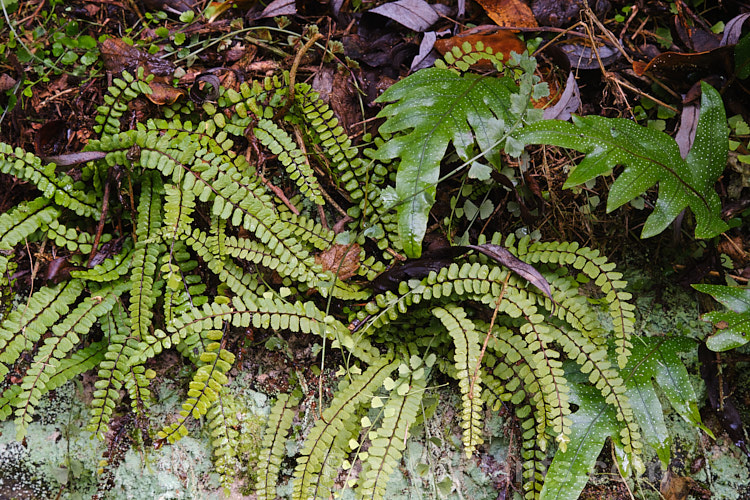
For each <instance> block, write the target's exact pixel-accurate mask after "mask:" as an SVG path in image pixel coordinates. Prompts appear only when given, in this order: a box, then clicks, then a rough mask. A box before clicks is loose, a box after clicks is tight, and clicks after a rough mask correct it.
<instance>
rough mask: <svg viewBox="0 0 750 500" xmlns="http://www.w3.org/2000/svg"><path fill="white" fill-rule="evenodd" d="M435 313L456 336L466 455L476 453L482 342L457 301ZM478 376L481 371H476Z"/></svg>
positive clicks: (480, 437)
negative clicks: (457, 304) (477, 368)
mask: <svg viewBox="0 0 750 500" xmlns="http://www.w3.org/2000/svg"><path fill="white" fill-rule="evenodd" d="M432 313H433V314H434V315H435V317H437V318H438V319H439V320H440V321H441V322H442V323H443V325H444V326H445V328H446V329H447V330H448V333H449V334H450V336H451V337H452V338H453V343H454V344H455V349H456V354H455V361H456V378H457V379H458V385H459V387H460V388H461V402H462V405H463V407H462V409H461V427H462V428H463V443H464V451H465V452H466V455H467V456H471V455H472V453H474V450H475V449H476V447H477V445H479V444H482V442H483V440H482V436H481V434H482V422H481V417H482V416H481V411H482V403H481V398H480V395H481V393H482V381H481V379H480V378H479V377H478V376H477V377H476V378H475V376H474V370H475V369H476V367H477V366H479V352H480V351H481V349H482V348H481V345H480V340H479V333H478V332H477V330H476V328H475V327H474V323H472V321H471V320H470V319H468V318H467V317H466V312H465V311H464V310H463V309H462V308H461V307H459V306H456V305H455V304H450V305H448V306H447V308H445V309H444V308H442V307H436V308H435V309H433V310H432ZM477 375H478V374H477Z"/></svg>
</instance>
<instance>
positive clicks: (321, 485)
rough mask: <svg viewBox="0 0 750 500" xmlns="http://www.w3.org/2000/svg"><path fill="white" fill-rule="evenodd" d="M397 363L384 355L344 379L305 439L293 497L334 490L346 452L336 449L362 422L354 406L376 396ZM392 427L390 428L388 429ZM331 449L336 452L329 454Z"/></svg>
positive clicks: (327, 494)
mask: <svg viewBox="0 0 750 500" xmlns="http://www.w3.org/2000/svg"><path fill="white" fill-rule="evenodd" d="M397 367H398V362H392V363H389V362H388V360H387V358H382V359H381V360H379V361H378V362H376V363H375V364H373V365H372V366H370V368H368V369H367V370H366V371H365V372H363V373H362V374H361V375H359V376H356V377H353V378H352V380H351V382H350V383H347V382H344V387H343V388H341V389H339V390H338V392H337V393H336V396H335V397H334V398H333V400H332V401H331V402H330V404H329V405H328V407H327V408H326V409H325V411H323V414H322V415H321V418H320V419H319V420H318V421H317V423H316V424H315V426H314V427H313V429H312V430H311V431H310V433H309V434H308V436H307V438H306V439H305V445H304V447H303V448H302V451H301V452H300V456H299V458H298V459H297V467H296V468H295V471H294V478H295V479H294V492H293V494H292V498H295V499H304V498H327V497H328V496H329V495H330V494H331V491H332V490H331V488H332V487H333V480H334V479H335V478H336V475H337V474H338V467H340V465H341V463H342V460H343V454H341V453H340V452H337V451H339V450H341V449H343V448H344V446H347V445H348V442H349V439H348V438H349V437H350V436H351V435H352V434H353V433H351V432H347V429H349V428H352V427H354V428H356V427H357V426H359V418H358V416H357V413H356V411H355V410H356V409H357V407H358V406H359V405H361V404H363V403H365V402H367V401H368V400H369V399H371V398H372V397H373V396H374V394H375V391H377V390H378V388H379V387H380V386H381V385H382V384H383V382H384V381H385V379H386V377H388V376H389V375H390V374H391V372H392V371H393V370H395V369H396V368H397ZM391 431H392V429H388V432H389V433H391ZM332 452H333V453H334V455H333V457H332V458H329V456H330V455H331V453H332ZM389 458H390V456H389Z"/></svg>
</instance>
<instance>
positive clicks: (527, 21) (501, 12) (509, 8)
mask: <svg viewBox="0 0 750 500" xmlns="http://www.w3.org/2000/svg"><path fill="white" fill-rule="evenodd" d="M477 3H478V4H479V5H481V6H482V8H483V9H484V11H485V12H487V15H488V16H489V17H490V19H492V20H493V21H495V22H496V23H497V25H498V26H517V27H521V28H536V27H537V26H539V25H538V24H537V22H536V18H535V17H534V13H533V12H531V7H529V6H528V5H526V3H525V2H523V1H522V0H477Z"/></svg>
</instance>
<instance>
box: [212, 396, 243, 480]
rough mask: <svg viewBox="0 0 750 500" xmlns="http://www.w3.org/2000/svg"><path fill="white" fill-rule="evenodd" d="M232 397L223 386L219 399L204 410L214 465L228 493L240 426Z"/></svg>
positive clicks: (234, 472) (234, 473) (235, 461)
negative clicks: (206, 410)
mask: <svg viewBox="0 0 750 500" xmlns="http://www.w3.org/2000/svg"><path fill="white" fill-rule="evenodd" d="M236 406H237V405H236V403H235V401H234V398H233V397H232V396H231V395H230V394H229V390H228V389H227V388H226V387H223V388H222V390H221V393H220V394H219V399H217V400H216V402H215V403H214V404H212V405H211V407H210V408H209V409H208V412H206V421H207V422H208V428H209V433H210V436H211V446H212V447H213V450H214V457H215V460H214V466H215V467H216V472H217V473H218V474H219V477H220V478H221V484H222V486H224V491H225V492H226V493H229V491H230V490H231V488H232V486H233V485H234V484H235V483H236V476H237V470H238V467H239V461H238V459H237V448H238V438H239V432H238V431H237V428H238V427H239V426H240V422H239V421H238V418H237V415H238V409H237V407H236Z"/></svg>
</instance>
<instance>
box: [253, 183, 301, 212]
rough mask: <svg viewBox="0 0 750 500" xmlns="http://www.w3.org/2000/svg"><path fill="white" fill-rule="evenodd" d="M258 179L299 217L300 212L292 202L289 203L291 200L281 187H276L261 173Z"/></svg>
mask: <svg viewBox="0 0 750 500" xmlns="http://www.w3.org/2000/svg"><path fill="white" fill-rule="evenodd" d="M258 177H260V180H261V182H262V183H263V184H265V185H266V187H267V188H268V189H270V190H271V191H273V193H274V194H275V195H276V196H277V197H278V198H279V199H280V200H281V202H282V203H284V205H286V206H287V207H289V210H291V211H292V212H293V213H294V215H299V210H298V209H297V207H295V206H294V205H293V204H292V202H291V201H289V198H287V197H286V194H284V191H282V190H281V188H280V187H278V186H274V185H273V184H272V183H271V182H269V181H268V179H266V178H265V177H264V176H263V174H261V173H258Z"/></svg>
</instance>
